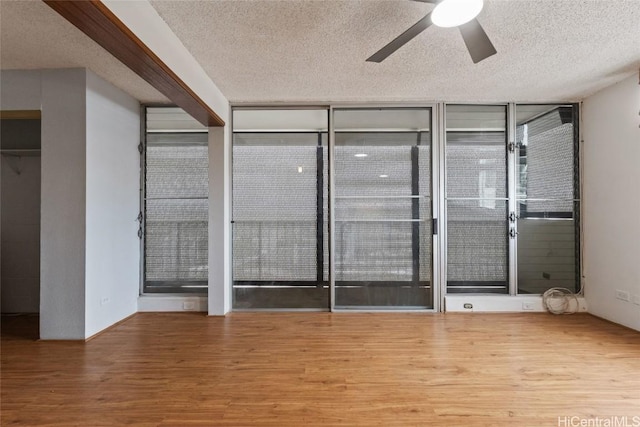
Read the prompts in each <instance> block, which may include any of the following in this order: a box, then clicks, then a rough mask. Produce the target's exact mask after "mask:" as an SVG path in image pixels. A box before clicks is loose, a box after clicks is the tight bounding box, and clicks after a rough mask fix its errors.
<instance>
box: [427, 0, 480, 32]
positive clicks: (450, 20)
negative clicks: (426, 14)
mask: <svg viewBox="0 0 640 427" xmlns="http://www.w3.org/2000/svg"><path fill="white" fill-rule="evenodd" d="M483 6H484V1H483V0H443V1H441V2H440V3H438V5H437V6H436V7H435V9H433V12H431V21H432V22H433V23H434V24H435V25H437V26H438V27H445V28H450V27H457V26H460V25H462V24H466V23H467V22H469V21H471V20H472V19H473V18H475V17H476V16H478V14H480V12H481V11H482V7H483Z"/></svg>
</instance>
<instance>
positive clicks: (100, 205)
mask: <svg viewBox="0 0 640 427" xmlns="http://www.w3.org/2000/svg"><path fill="white" fill-rule="evenodd" d="M0 85H1V90H2V97H1V100H2V101H1V108H2V109H3V110H24V109H30V110H38V109H39V110H41V111H42V122H41V123H42V138H41V144H42V153H41V159H42V160H41V161H42V168H41V170H42V181H41V187H42V195H41V233H40V240H41V252H40V253H41V255H40V258H41V268H40V275H41V282H40V337H41V338H42V339H85V338H87V337H88V336H91V335H93V334H94V333H96V332H98V331H99V330H100V329H102V328H104V327H107V326H109V325H110V324H112V323H115V322H117V321H118V320H121V319H122V318H124V317H126V316H128V315H129V314H131V313H133V312H135V310H136V304H137V302H136V301H137V299H136V298H137V292H138V283H139V282H138V280H139V279H138V276H139V270H138V257H139V246H138V240H137V236H136V231H137V228H136V223H135V218H136V216H137V213H138V209H139V208H138V206H137V204H138V199H137V197H138V187H139V185H138V180H139V175H138V161H139V157H138V156H139V155H138V152H137V151H136V147H137V145H138V139H139V127H138V126H139V122H138V121H139V112H138V106H137V102H136V101H135V100H132V98H130V97H128V96H127V95H124V94H123V93H122V92H120V91H119V90H118V89H116V88H114V87H113V86H111V85H109V84H108V83H106V82H104V81H102V80H101V79H99V78H98V77H96V76H94V75H93V74H92V73H87V71H86V70H85V69H80V68H78V69H61V70H33V71H24V70H11V71H2V72H1V73H0ZM112 150H113V151H112ZM125 182H126V185H125ZM104 298H107V299H109V301H108V302H106V303H105V304H103V305H104V307H102V303H103V301H104ZM96 300H97V304H96Z"/></svg>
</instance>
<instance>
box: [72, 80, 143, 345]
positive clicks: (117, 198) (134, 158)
mask: <svg viewBox="0 0 640 427" xmlns="http://www.w3.org/2000/svg"><path fill="white" fill-rule="evenodd" d="M86 123H87V125H86V127H87V138H86V156H87V157H86V237H85V238H86V252H85V263H86V264H85V266H86V271H85V280H86V287H85V292H86V293H85V298H86V299H85V310H86V319H85V321H86V323H85V326H86V330H85V336H91V335H93V334H95V333H97V332H99V331H101V330H102V329H104V328H106V327H108V326H110V325H112V324H114V323H116V322H118V321H120V320H122V319H124V318H125V317H127V316H130V315H131V314H133V313H135V312H136V311H137V300H138V288H139V270H140V241H139V239H138V236H137V231H138V223H137V222H136V221H135V219H136V217H137V215H138V212H139V210H140V200H139V188H138V187H139V185H138V182H139V180H140V156H139V153H138V144H139V142H140V105H139V103H138V101H137V100H135V99H134V98H132V97H131V96H129V95H127V94H126V93H124V92H122V91H121V90H119V89H117V88H115V87H114V86H112V85H111V84H109V83H107V82H106V81H105V80H103V79H101V78H100V77H98V76H97V75H95V74H94V73H93V72H91V71H87V110H86Z"/></svg>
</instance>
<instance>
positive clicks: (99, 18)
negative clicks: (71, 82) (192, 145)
mask: <svg viewBox="0 0 640 427" xmlns="http://www.w3.org/2000/svg"><path fill="white" fill-rule="evenodd" d="M43 1H44V2H45V3H46V4H47V5H48V6H49V7H51V8H52V9H53V10H55V11H56V12H58V13H59V14H60V15H62V17H64V18H65V19H66V20H67V21H69V22H71V23H72V24H73V25H75V26H76V27H77V28H78V29H80V30H81V31H82V32H83V33H85V34H86V35H87V36H89V37H90V38H91V39H93V40H94V41H95V42H96V43H98V44H99V45H100V46H102V47H103V48H104V49H106V50H107V51H108V52H109V53H111V54H112V55H113V56H115V57H116V58H117V59H118V60H119V61H120V62H122V63H123V64H124V65H126V66H127V67H129V68H130V69H131V70H132V71H133V72H135V73H136V74H138V75H139V76H140V77H142V78H143V79H144V80H146V81H147V82H148V83H149V84H150V85H151V86H153V87H154V88H156V89H157V90H158V91H159V92H160V93H162V94H163V95H165V96H166V97H167V98H169V99H170V100H171V101H172V102H174V103H175V104H176V105H177V106H179V107H181V108H182V109H183V110H185V111H186V112H187V113H189V114H191V115H192V116H193V117H194V118H195V119H196V120H197V121H199V122H200V123H202V124H203V125H204V126H207V127H211V126H224V124H225V123H224V120H222V119H221V118H220V116H218V115H217V114H216V112H215V111H213V110H212V109H211V108H210V107H209V106H208V105H207V104H206V103H205V102H204V101H203V100H202V99H201V98H200V97H199V96H198V95H197V94H196V93H195V92H194V91H193V90H192V89H191V88H190V87H189V86H188V85H187V84H186V83H185V82H184V81H182V79H180V77H178V76H177V75H176V73H174V72H173V70H171V68H169V67H168V66H167V65H166V64H165V63H164V62H163V61H162V60H161V59H160V58H159V57H158V56H157V55H156V54H155V53H153V51H152V50H151V49H149V47H148V46H147V45H145V44H144V43H143V42H142V40H140V39H139V38H138V37H137V36H136V35H135V34H134V33H133V32H132V31H131V30H130V29H129V28H128V27H127V26H126V25H125V24H124V23H123V22H122V21H121V20H120V19H118V17H117V16H116V15H115V14H114V13H113V12H111V10H109V8H108V7H107V6H105V5H104V4H103V3H102V2H101V1H99V0H90V1H87V0H43Z"/></svg>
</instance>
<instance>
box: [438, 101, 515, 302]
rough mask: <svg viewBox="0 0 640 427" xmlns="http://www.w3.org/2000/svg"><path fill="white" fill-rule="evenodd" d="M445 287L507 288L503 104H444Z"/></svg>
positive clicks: (505, 290)
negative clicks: (445, 105)
mask: <svg viewBox="0 0 640 427" xmlns="http://www.w3.org/2000/svg"><path fill="white" fill-rule="evenodd" d="M446 116H447V119H446V126H447V132H446V179H447V181H446V191H447V196H446V199H447V248H448V249H447V292H449V293H454V292H477V293H487V292H490V293H508V291H509V286H508V282H509V268H508V265H509V264H508V259H509V256H508V248H509V241H508V238H507V231H508V224H507V207H508V205H507V201H506V198H507V149H506V148H507V147H506V117H507V115H506V107H504V106H482V105H448V106H447V107H446Z"/></svg>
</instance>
